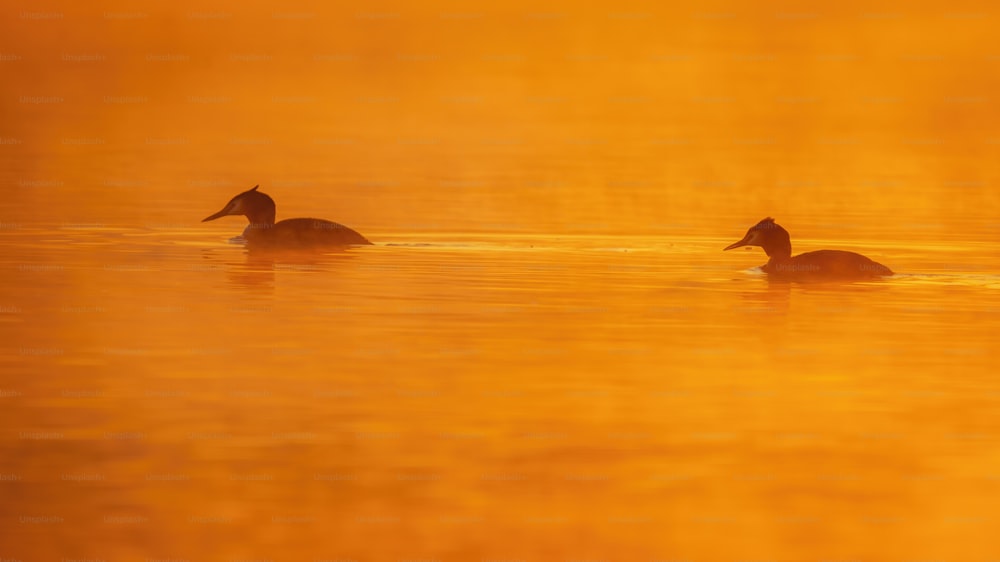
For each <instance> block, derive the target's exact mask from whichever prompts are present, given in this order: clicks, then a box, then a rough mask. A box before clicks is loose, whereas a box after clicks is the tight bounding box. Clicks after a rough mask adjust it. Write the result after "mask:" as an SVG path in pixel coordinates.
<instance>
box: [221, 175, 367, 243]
mask: <svg viewBox="0 0 1000 562" xmlns="http://www.w3.org/2000/svg"><path fill="white" fill-rule="evenodd" d="M257 187H258V186H254V188H253V189H251V190H249V191H244V192H243V193H240V194H239V195H237V196H236V197H233V198H232V199H231V200H230V201H229V203H227V204H226V206H225V207H223V209H222V210H221V211H219V212H218V213H215V214H214V215H211V216H209V217H207V218H205V219H204V220H202V222H206V221H211V220H215V219H217V218H219V217H224V216H227V215H244V216H246V217H247V220H249V221H250V224H249V225H248V226H247V227H246V229H244V231H243V238H244V240H246V243H247V246H249V247H250V248H268V249H302V248H322V247H332V246H353V245H365V244H371V242H369V241H368V239H367V238H365V237H364V236H362V235H361V234H359V233H358V232H357V231H355V230H353V229H351V228H348V227H346V226H344V225H342V224H339V223H335V222H332V221H328V220H324V219H312V218H295V219H285V220H283V221H279V222H275V221H274V216H275V210H276V206H275V204H274V200H273V199H271V198H270V197H269V196H268V195H267V194H265V193H261V192H259V191H257Z"/></svg>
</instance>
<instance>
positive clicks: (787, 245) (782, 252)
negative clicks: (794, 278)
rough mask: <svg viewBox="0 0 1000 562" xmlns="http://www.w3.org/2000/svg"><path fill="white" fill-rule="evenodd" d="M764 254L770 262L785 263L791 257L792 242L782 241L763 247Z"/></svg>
mask: <svg viewBox="0 0 1000 562" xmlns="http://www.w3.org/2000/svg"><path fill="white" fill-rule="evenodd" d="M764 253H765V254H767V257H769V258H771V261H785V260H787V259H789V258H791V257H792V241H791V240H783V241H779V242H772V243H770V244H768V245H767V246H764Z"/></svg>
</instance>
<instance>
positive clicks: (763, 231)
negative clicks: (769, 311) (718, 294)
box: [722, 217, 893, 280]
mask: <svg viewBox="0 0 1000 562" xmlns="http://www.w3.org/2000/svg"><path fill="white" fill-rule="evenodd" d="M741 246H760V247H761V248H763V249H764V253H765V254H767V257H768V260H767V263H766V264H764V265H762V266H761V267H760V269H761V270H762V271H764V272H765V273H767V274H768V276H773V277H776V278H784V279H790V280H806V279H810V280H812V279H816V280H821V279H872V278H878V277H885V276H889V275H893V272H892V270H891V269H889V268H888V267H886V266H884V265H882V264H880V263H878V262H875V261H872V260H871V259H869V258H867V257H865V256H862V255H861V254H858V253H855V252H847V251H844V250H816V251H814V252H806V253H804V254H799V255H797V256H794V257H793V256H792V241H791V237H789V235H788V231H787V230H785V229H784V228H782V227H781V225H779V224H778V223H776V222H774V219H773V218H771V217H767V218H765V219H764V220H762V221H760V222H758V223H757V224H755V225H754V226H751V227H750V229H749V230H747V233H746V236H744V237H743V239H742V240H740V241H739V242H735V243H733V244H730V245H728V246H726V247H725V248H723V249H722V250H723V251H726V250H732V249H733V248H739V247H741Z"/></svg>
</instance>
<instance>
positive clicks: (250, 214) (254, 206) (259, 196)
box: [201, 185, 275, 225]
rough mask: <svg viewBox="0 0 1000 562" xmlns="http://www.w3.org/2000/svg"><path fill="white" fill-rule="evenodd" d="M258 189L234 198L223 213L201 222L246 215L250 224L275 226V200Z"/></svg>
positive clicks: (220, 212) (224, 208)
mask: <svg viewBox="0 0 1000 562" xmlns="http://www.w3.org/2000/svg"><path fill="white" fill-rule="evenodd" d="M258 187H260V186H259V185H255V186H253V189H251V190H249V191H244V192H243V193H240V194H239V195H237V196H236V197H233V198H232V199H230V200H229V203H226V206H225V207H223V208H222V210H221V211H219V212H218V213H215V214H214V215H211V216H209V217H205V218H204V219H202V220H201V222H208V221H212V220H215V219H217V218H219V217H224V216H227V215H244V216H246V218H247V219H248V220H249V221H250V224H262V225H272V224H274V210H275V206H274V200H273V199H271V198H270V197H269V196H268V195H267V194H265V193H261V192H259V191H257V188H258Z"/></svg>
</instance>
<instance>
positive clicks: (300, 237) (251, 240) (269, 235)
mask: <svg viewBox="0 0 1000 562" xmlns="http://www.w3.org/2000/svg"><path fill="white" fill-rule="evenodd" d="M244 238H246V240H247V244H248V245H250V246H251V247H266V248H290V249H291V248H318V247H324V246H352V245H368V244H371V242H369V241H368V239H367V238H365V237H364V236H362V235H361V234H359V233H358V232H357V231H355V230H353V229H351V228H349V227H346V226H344V225H342V224H340V223H336V222H333V221H328V220H323V219H311V218H297V219H285V220H283V221H278V222H277V223H275V224H274V225H272V226H269V227H266V228H259V229H258V228H253V227H251V228H248V229H247V231H246V232H245V233H244Z"/></svg>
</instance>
